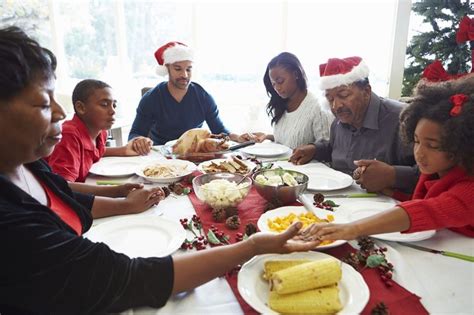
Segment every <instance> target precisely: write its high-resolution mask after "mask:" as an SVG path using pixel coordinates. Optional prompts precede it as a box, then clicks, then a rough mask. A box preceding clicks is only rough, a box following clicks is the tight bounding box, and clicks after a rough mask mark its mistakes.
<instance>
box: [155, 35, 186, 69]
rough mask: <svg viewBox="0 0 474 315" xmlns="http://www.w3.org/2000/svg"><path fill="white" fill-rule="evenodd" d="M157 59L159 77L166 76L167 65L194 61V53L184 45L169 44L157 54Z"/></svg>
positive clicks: (178, 43)
mask: <svg viewBox="0 0 474 315" xmlns="http://www.w3.org/2000/svg"><path fill="white" fill-rule="evenodd" d="M155 58H156V61H157V62H158V66H157V68H156V73H157V74H158V75H159V76H166V75H167V74H168V69H167V68H166V65H167V64H172V63H175V62H178V61H184V60H190V61H192V60H193V59H194V53H193V51H192V50H191V48H189V47H188V46H186V45H185V44H183V43H180V42H169V43H167V44H165V45H163V46H161V47H160V48H158V50H157V51H156V52H155Z"/></svg>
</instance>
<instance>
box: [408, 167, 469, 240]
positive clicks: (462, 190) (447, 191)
mask: <svg viewBox="0 0 474 315" xmlns="http://www.w3.org/2000/svg"><path fill="white" fill-rule="evenodd" d="M399 206H400V207H402V208H403V209H405V211H406V212H407V213H408V215H409V217H410V228H409V229H408V230H406V231H404V232H406V233H412V232H419V231H426V230H432V229H441V228H450V229H451V230H453V231H455V232H458V233H461V234H464V235H466V236H469V237H474V177H473V176H468V175H467V173H466V171H465V170H463V169H462V168H460V167H454V168H453V169H452V170H451V171H449V173H448V174H446V175H445V176H443V177H442V178H439V179H433V175H425V174H422V175H421V176H420V179H419V180H418V183H417V185H416V188H415V192H414V193H413V199H412V200H410V201H405V202H402V203H401V204H399Z"/></svg>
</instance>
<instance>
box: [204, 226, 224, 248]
mask: <svg viewBox="0 0 474 315" xmlns="http://www.w3.org/2000/svg"><path fill="white" fill-rule="evenodd" d="M207 240H208V241H209V243H211V244H212V245H219V244H222V242H221V241H220V240H219V239H218V238H217V236H216V234H214V232H212V230H209V231H207Z"/></svg>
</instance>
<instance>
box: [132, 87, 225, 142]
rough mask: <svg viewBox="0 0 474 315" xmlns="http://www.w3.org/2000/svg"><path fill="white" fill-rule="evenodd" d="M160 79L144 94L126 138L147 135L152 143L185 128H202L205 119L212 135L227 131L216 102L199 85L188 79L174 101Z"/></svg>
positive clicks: (178, 135) (175, 135) (171, 137)
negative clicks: (178, 100)
mask: <svg viewBox="0 0 474 315" xmlns="http://www.w3.org/2000/svg"><path fill="white" fill-rule="evenodd" d="M167 83H168V82H166V81H165V82H161V83H159V84H158V85H157V86H155V87H154V88H153V89H151V90H149V91H148V92H146V93H145V95H143V97H142V99H141V100H140V103H139V104H138V108H137V116H136V117H135V120H134V122H133V125H132V129H131V130H130V134H129V135H128V140H131V139H133V138H135V137H138V136H144V137H149V138H151V139H152V140H153V143H154V144H155V145H159V144H165V143H166V142H168V141H170V140H174V139H178V138H179V137H180V136H181V135H182V134H183V133H184V132H185V131H187V130H189V129H192V128H200V127H202V125H203V123H204V121H205V122H206V123H207V125H208V126H209V128H210V129H211V132H212V133H214V134H219V133H226V134H228V133H229V132H228V130H227V129H226V128H225V127H224V124H223V123H222V121H221V119H220V118H219V110H218V109H217V105H216V102H214V99H213V98H212V96H211V95H209V93H207V92H206V91H205V90H204V89H203V88H202V87H201V86H200V85H199V84H197V83H194V82H191V83H190V84H189V87H188V91H187V93H186V95H184V97H183V99H182V100H181V102H177V101H176V100H175V99H174V98H173V96H172V95H171V93H170V92H169V90H168V86H167Z"/></svg>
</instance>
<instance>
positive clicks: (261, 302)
mask: <svg viewBox="0 0 474 315" xmlns="http://www.w3.org/2000/svg"><path fill="white" fill-rule="evenodd" d="M324 258H334V257H332V256H330V255H328V254H324V253H320V252H302V253H292V254H285V255H281V254H267V255H260V256H256V257H254V258H253V259H251V260H249V261H248V262H246V263H245V264H244V265H243V266H242V269H240V271H239V275H238V279H237V288H238V290H239V293H240V295H241V296H242V298H243V299H244V300H245V301H246V302H247V303H248V304H249V305H250V306H252V307H253V308H254V309H255V310H256V311H257V312H259V313H261V314H278V313H276V312H274V311H273V310H271V309H270V308H269V307H268V305H267V303H268V291H269V288H268V281H265V280H264V279H263V278H262V273H263V266H264V263H265V261H267V260H271V259H273V260H274V259H278V260H292V259H311V260H319V259H324ZM335 259H336V258H335ZM341 268H342V279H341V281H340V282H339V290H340V291H339V298H340V299H341V304H342V306H343V309H342V310H341V311H340V312H339V313H338V314H340V315H343V314H360V313H361V312H362V310H363V309H364V307H365V305H366V304H367V302H368V301H369V297H370V291H369V287H368V286H367V284H366V283H365V281H364V279H363V278H362V276H361V275H360V273H359V272H357V271H356V270H355V269H354V268H352V267H351V266H349V265H348V264H346V263H342V262H341Z"/></svg>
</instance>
